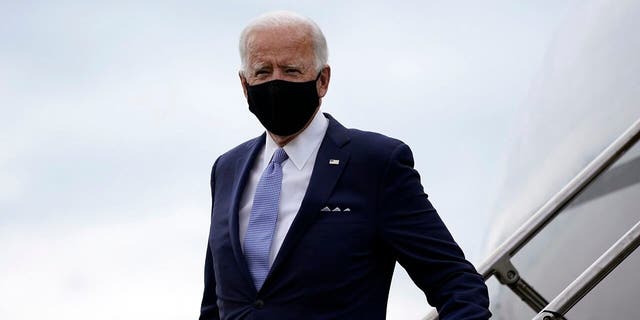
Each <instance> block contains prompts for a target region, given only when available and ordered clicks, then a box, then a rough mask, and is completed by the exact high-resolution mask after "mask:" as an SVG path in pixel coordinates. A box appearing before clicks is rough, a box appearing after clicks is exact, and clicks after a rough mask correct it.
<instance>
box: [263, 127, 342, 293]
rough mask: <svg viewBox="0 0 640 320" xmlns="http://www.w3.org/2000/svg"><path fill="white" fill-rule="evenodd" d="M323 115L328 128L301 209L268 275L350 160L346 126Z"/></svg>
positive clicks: (324, 202) (329, 193)
mask: <svg viewBox="0 0 640 320" xmlns="http://www.w3.org/2000/svg"><path fill="white" fill-rule="evenodd" d="M325 115H326V116H327V118H329V127H328V128H327V133H326V134H325V137H324V139H323V141H322V144H321V145H320V149H319V150H318V155H317V157H316V161H315V164H314V167H313V173H312V174H311V179H310V180H309V186H308V187H307V192H306V193H305V196H304V199H303V200H302V204H301V205H300V210H298V214H297V215H296V217H295V219H294V220H293V223H292V224H291V227H290V228H289V231H288V232H287V235H286V237H285V239H284V241H283V243H282V246H281V247H280V250H279V251H278V254H277V256H276V259H275V261H274V263H273V266H272V267H271V271H270V272H269V274H270V275H271V274H272V273H273V272H274V271H275V270H277V268H278V267H279V266H280V265H281V264H282V263H283V261H284V260H285V259H286V258H287V255H288V254H289V253H290V252H291V251H292V250H293V248H294V247H295V246H296V244H297V243H298V240H299V239H300V237H301V236H302V235H303V234H304V233H305V231H306V230H307V228H308V227H309V225H310V224H311V223H312V222H313V221H314V220H315V219H316V217H317V215H318V214H319V212H320V209H321V208H322V207H323V206H324V205H325V204H326V201H327V199H328V198H329V196H330V195H331V192H332V191H333V188H334V187H335V185H336V183H337V182H338V179H339V178H340V175H341V174H342V171H343V170H344V168H345V167H346V165H347V162H348V161H349V153H348V152H347V151H345V150H342V149H341V148H342V146H344V145H345V144H346V143H348V142H349V137H348V134H347V129H345V128H344V127H343V126H342V125H341V124H340V123H338V122H337V121H336V120H335V119H333V118H332V117H331V116H330V115H328V114H325ZM330 160H338V164H337V165H336V164H335V163H336V161H331V163H330ZM269 279H270V277H267V279H266V280H265V284H264V285H263V288H264V287H266V286H267V285H268V282H269Z"/></svg>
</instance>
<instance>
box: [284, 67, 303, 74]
mask: <svg viewBox="0 0 640 320" xmlns="http://www.w3.org/2000/svg"><path fill="white" fill-rule="evenodd" d="M284 71H285V72H286V73H300V70H299V69H297V68H286V69H285V70H284Z"/></svg>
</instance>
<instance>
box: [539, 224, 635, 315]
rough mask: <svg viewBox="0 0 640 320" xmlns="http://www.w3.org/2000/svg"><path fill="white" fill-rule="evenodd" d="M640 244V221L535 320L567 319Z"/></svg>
mask: <svg viewBox="0 0 640 320" xmlns="http://www.w3.org/2000/svg"><path fill="white" fill-rule="evenodd" d="M638 245H640V221H639V222H638V223H636V224H635V225H634V226H633V228H631V229H630V230H629V231H627V233H625V234H624V235H623V236H622V237H621V238H620V239H618V241H616V243H615V244H614V245H613V246H611V247H610V248H609V249H608V250H607V251H606V252H605V253H604V254H602V255H601V256H600V258H598V260H596V261H595V262H594V263H593V264H591V266H589V268H587V270H585V271H584V272H583V273H582V274H581V275H580V276H578V277H577V278H576V279H575V280H574V281H573V282H571V284H570V285H569V286H567V287H566V288H565V289H564V290H562V292H560V294H558V296H556V298H555V299H553V301H551V302H550V303H549V304H548V305H547V306H546V307H545V308H544V310H543V311H541V312H540V313H538V314H537V315H536V317H535V318H533V320H556V319H565V318H564V315H566V314H567V312H568V311H569V310H570V309H571V308H572V307H573V306H574V305H575V304H576V303H578V302H579V301H580V300H581V299H582V298H583V297H584V296H585V295H587V294H588V293H589V292H590V291H591V289H593V288H594V287H595V286H596V285H598V283H600V281H602V280H603V279H604V278H605V277H606V276H607V275H608V274H609V273H610V272H611V271H613V270H614V269H615V268H616V267H617V266H618V265H619V264H620V263H621V262H622V261H624V260H625V259H626V258H627V257H628V256H629V255H630V254H631V253H632V252H633V251H634V250H635V249H636V248H638Z"/></svg>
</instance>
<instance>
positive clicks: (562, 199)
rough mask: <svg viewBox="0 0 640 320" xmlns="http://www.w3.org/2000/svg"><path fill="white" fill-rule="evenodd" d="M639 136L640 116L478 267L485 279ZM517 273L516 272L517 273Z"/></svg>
mask: <svg viewBox="0 0 640 320" xmlns="http://www.w3.org/2000/svg"><path fill="white" fill-rule="evenodd" d="M638 139H640V119H638V120H636V122H634V123H633V125H631V126H630V127H629V128H628V129H627V130H625V131H624V133H622V135H620V136H619V137H618V138H617V139H616V140H614V141H613V143H611V144H610V145H609V146H608V147H607V148H606V149H605V150H604V151H602V152H601V153H600V154H599V155H598V156H597V157H596V158H595V159H594V160H593V161H591V163H589V164H588V165H587V166H586V167H585V168H584V169H583V170H582V171H580V173H578V175H577V176H575V177H574V178H573V179H572V180H571V181H569V183H567V185H565V186H564V187H563V188H562V189H561V190H560V191H559V192H558V193H556V194H555V195H554V196H553V197H552V198H551V199H550V200H549V201H547V202H546V203H545V204H544V205H543V206H542V207H541V208H540V209H538V211H536V212H535V213H534V214H533V215H532V216H531V217H530V218H529V219H528V220H527V221H526V222H525V223H524V224H523V225H522V226H520V228H518V229H517V230H516V231H515V232H514V233H513V234H512V235H511V236H510V237H509V238H508V239H507V240H505V241H504V242H503V243H502V244H501V245H500V246H499V247H498V248H497V249H496V250H495V251H494V252H493V253H492V254H491V255H490V256H489V258H487V259H486V260H485V261H484V262H483V263H482V264H481V265H480V267H479V268H478V272H479V273H480V274H481V275H482V277H483V278H484V280H485V281H486V280H487V279H489V278H490V277H491V276H493V275H496V274H497V273H498V272H497V269H496V267H497V266H500V265H510V258H511V257H512V256H513V255H514V254H516V253H517V252H518V251H519V250H520V249H521V248H522V247H523V246H524V245H526V244H527V243H528V242H529V241H530V240H531V239H532V238H533V237H534V236H535V235H536V234H538V232H540V230H542V229H543V228H544V227H545V226H546V225H547V224H548V223H549V222H550V221H551V220H553V218H555V217H556V216H557V215H558V213H560V211H562V209H563V208H564V207H565V206H566V205H567V204H568V203H569V202H570V201H571V200H573V198H575V196H576V195H577V194H578V193H579V192H580V191H582V190H583V189H584V188H585V187H586V186H587V185H589V183H591V182H592V181H593V180H594V179H595V178H596V177H598V176H599V175H600V174H601V173H602V172H603V171H605V170H606V169H607V168H608V167H609V166H611V165H612V164H613V163H614V162H615V161H616V160H618V158H620V156H622V154H624V152H625V151H627V150H628V149H629V148H630V147H631V146H633V144H634V143H635V142H636V141H637V140H638ZM515 276H516V277H517V272H516V274H515ZM436 319H438V315H437V312H435V310H431V312H430V313H429V314H428V315H427V316H426V317H425V318H423V320H436Z"/></svg>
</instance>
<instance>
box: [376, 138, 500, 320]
mask: <svg viewBox="0 0 640 320" xmlns="http://www.w3.org/2000/svg"><path fill="white" fill-rule="evenodd" d="M378 201H379V202H378V210H379V211H378V214H379V216H378V223H379V229H380V233H381V236H382V238H383V241H384V242H385V243H387V244H388V245H389V247H390V248H391V250H392V252H393V254H394V255H395V256H396V258H397V260H398V262H399V263H400V264H401V265H402V266H403V267H404V268H405V269H406V270H407V273H408V274H409V276H410V277H411V279H412V280H413V281H414V282H415V283H416V285H417V286H418V287H419V288H420V289H421V290H422V291H423V292H424V293H425V294H426V296H427V300H428V301H429V303H430V304H431V305H433V306H434V307H436V309H437V310H438V313H439V317H440V320H453V319H455V320H471V319H474V320H476V319H477V320H480V319H482V320H484V319H489V317H490V316H491V313H490V312H489V310H488V307H489V298H488V293H487V287H486V285H485V283H484V281H483V279H482V277H481V276H480V275H479V274H478V273H477V271H476V270H475V268H474V267H473V265H472V264H471V263H470V262H468V261H467V260H466V259H465V257H464V254H463V252H462V250H461V249H460V247H459V246H458V245H457V243H456V242H455V240H454V239H453V237H452V236H451V234H450V233H449V231H448V230H447V227H446V226H445V225H444V223H443V222H442V220H441V219H440V217H439V216H438V213H437V212H436V210H435V209H434V208H433V206H432V205H431V203H430V202H429V200H428V199H427V195H426V194H425V193H424V191H423V188H422V185H421V184H420V176H419V175H418V172H417V171H416V170H415V169H414V168H413V155H412V153H411V150H410V149H409V147H408V146H407V145H405V144H403V143H401V144H399V145H398V146H397V147H396V148H395V149H394V151H393V152H392V154H391V156H390V158H389V160H388V163H387V168H386V171H385V173H384V175H383V177H382V182H381V184H380V190H379V197H378Z"/></svg>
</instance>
